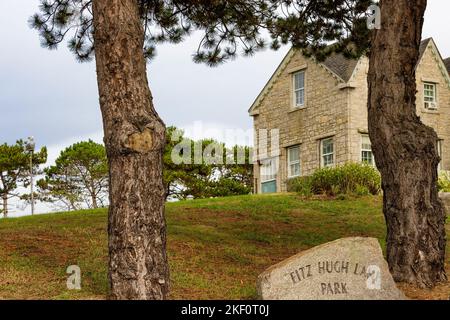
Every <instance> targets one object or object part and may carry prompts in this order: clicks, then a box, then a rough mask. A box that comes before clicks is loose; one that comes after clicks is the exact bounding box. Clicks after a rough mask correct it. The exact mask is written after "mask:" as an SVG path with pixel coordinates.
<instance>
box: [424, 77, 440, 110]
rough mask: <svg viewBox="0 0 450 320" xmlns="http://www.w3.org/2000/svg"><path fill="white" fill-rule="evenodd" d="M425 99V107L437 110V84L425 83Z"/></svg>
mask: <svg viewBox="0 0 450 320" xmlns="http://www.w3.org/2000/svg"><path fill="white" fill-rule="evenodd" d="M423 99H424V106H425V109H428V110H437V91H436V84H435V83H431V82H426V83H424V85H423Z"/></svg>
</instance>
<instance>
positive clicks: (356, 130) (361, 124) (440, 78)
mask: <svg viewBox="0 0 450 320" xmlns="http://www.w3.org/2000/svg"><path fill="white" fill-rule="evenodd" d="M438 59H439V55H438V53H437V52H433V45H432V43H431V42H430V44H429V45H428V48H427V50H426V51H425V53H424V55H423V57H422V59H421V62H420V63H419V65H418V67H417V74H416V78H417V90H418V94H417V113H418V115H419V116H420V117H421V119H422V121H423V122H424V123H425V124H427V125H429V126H431V127H433V128H434V129H435V130H436V132H437V134H438V136H439V139H442V140H443V142H442V143H443V145H442V147H443V155H442V158H443V160H442V169H443V170H450V88H449V84H448V83H447V81H446V79H445V76H444V74H443V72H444V70H442V69H441V68H440V67H439V63H438ZM368 69H369V61H368V59H367V58H362V59H361V60H360V61H359V63H358V65H357V67H356V69H355V72H354V74H353V76H352V78H351V79H350V81H349V85H350V86H353V87H354V89H350V90H351V93H350V100H349V101H350V125H349V140H350V142H349V145H350V154H351V155H350V157H351V160H352V161H361V135H362V134H367V133H368V124H367V99H368V88H367V72H368ZM424 82H434V83H436V84H437V99H438V110H437V111H430V110H426V109H425V107H424V98H423V88H424Z"/></svg>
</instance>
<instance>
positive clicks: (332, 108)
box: [254, 52, 349, 192]
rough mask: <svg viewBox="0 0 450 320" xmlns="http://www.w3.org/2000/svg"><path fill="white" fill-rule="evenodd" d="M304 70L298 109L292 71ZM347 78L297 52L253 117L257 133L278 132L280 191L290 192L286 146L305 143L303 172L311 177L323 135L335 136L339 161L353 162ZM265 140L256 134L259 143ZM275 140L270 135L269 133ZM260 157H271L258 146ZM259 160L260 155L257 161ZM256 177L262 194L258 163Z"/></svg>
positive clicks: (317, 165) (316, 167)
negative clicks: (301, 105)
mask: <svg viewBox="0 0 450 320" xmlns="http://www.w3.org/2000/svg"><path fill="white" fill-rule="evenodd" d="M300 70H305V81H306V93H305V99H306V100H305V108H302V109H294V108H293V105H294V98H293V73H295V72H297V71H300ZM342 84H343V81H342V80H339V78H338V77H336V76H335V75H333V74H332V73H331V72H330V71H329V70H328V69H326V68H325V67H323V66H322V65H319V64H317V63H316V62H314V61H313V60H312V59H309V58H305V57H304V56H303V55H301V54H300V53H298V52H297V53H295V54H293V55H292V57H290V58H289V62H288V63H286V64H285V65H284V67H283V69H282V72H281V73H280V75H279V77H277V78H276V80H275V81H274V82H273V86H272V88H270V89H269V90H268V91H267V94H266V96H265V97H264V98H263V99H262V101H261V104H260V105H259V107H258V115H255V116H254V128H255V130H256V133H258V132H260V130H261V129H267V130H268V131H269V132H270V130H273V129H278V130H279V141H280V142H279V148H277V149H278V150H279V153H280V155H279V163H278V165H279V172H278V179H277V190H278V191H286V181H287V179H288V174H287V148H288V147H291V146H295V145H300V161H301V172H302V175H310V174H312V173H313V172H314V171H315V170H317V169H318V168H319V167H320V154H319V145H320V140H321V139H323V138H328V137H334V148H335V163H336V164H342V163H345V162H346V161H348V160H349V158H348V153H347V144H348V141H347V124H348V110H347V105H348V103H347V102H348V92H347V90H345V89H341V88H340V87H339V86H340V85H342ZM264 139H265V137H264V134H263V135H262V136H259V135H258V134H256V139H255V146H258V145H259V144H260V143H261V142H262V141H263V140H264ZM269 140H270V137H269ZM256 151H257V154H258V158H259V159H260V160H262V159H264V158H267V157H270V152H271V151H272V150H270V148H269V150H268V152H269V156H268V155H265V154H262V152H261V150H258V148H256ZM255 160H257V159H255ZM254 168H255V169H254V170H255V178H256V182H257V184H258V186H257V189H258V192H260V176H259V173H260V172H259V171H260V168H259V166H258V163H257V162H256V161H255V166H254Z"/></svg>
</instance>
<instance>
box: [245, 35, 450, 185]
mask: <svg viewBox="0 0 450 320" xmlns="http://www.w3.org/2000/svg"><path fill="white" fill-rule="evenodd" d="M368 68H369V64H368V59H367V57H362V58H360V59H359V60H349V59H346V58H345V57H344V56H343V55H341V54H334V55H332V56H330V57H329V58H327V59H326V60H325V61H324V62H322V63H318V62H317V61H315V60H314V59H312V58H307V57H305V56H303V55H302V54H301V52H299V51H297V50H294V49H291V50H290V51H289V52H288V54H287V55H286V56H285V58H284V59H283V61H282V62H281V64H280V65H279V66H278V68H277V70H276V71H275V73H274V74H273V75H272V77H271V78H270V80H269V81H268V83H267V84H266V86H265V87H264V89H263V90H262V92H261V93H260V94H259V96H258V97H257V98H256V100H255V102H254V103H253V105H252V106H251V108H250V109H249V114H250V116H252V117H253V122H254V129H255V137H254V138H255V141H254V146H255V149H254V150H255V157H254V174H255V175H254V176H255V189H256V190H255V191H256V192H257V193H270V192H283V191H286V189H287V184H286V182H287V181H288V179H290V178H294V177H299V176H307V175H310V174H312V173H313V172H314V171H315V170H317V169H319V168H322V167H329V166H335V165H340V164H344V163H346V162H366V163H368V164H371V165H374V161H375V159H374V157H373V154H372V150H371V142H370V139H369V136H368V124H367V95H368V88H367V72H368ZM449 73H450V58H448V59H446V60H443V59H442V57H441V55H440V53H439V50H438V48H437V47H436V44H435V42H434V41H433V39H431V38H430V39H427V40H424V41H422V44H421V47H420V59H419V63H418V64H417V89H418V93H417V113H418V115H419V116H420V117H421V119H422V121H423V122H424V123H426V124H427V125H429V126H431V127H433V128H434V129H435V130H436V132H437V133H438V136H439V141H437V144H438V148H439V152H440V155H441V158H442V161H441V164H440V167H441V169H442V170H450V152H449V150H450V76H449Z"/></svg>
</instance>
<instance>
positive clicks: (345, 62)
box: [248, 38, 450, 115]
mask: <svg viewBox="0 0 450 320" xmlns="http://www.w3.org/2000/svg"><path fill="white" fill-rule="evenodd" d="M430 43H432V44H433V46H434V48H435V49H436V51H437V54H438V55H439V57H440V59H441V60H442V57H441V56H440V53H439V50H438V49H437V47H436V45H435V44H434V41H433V38H428V39H425V40H423V41H422V42H421V43H420V48H419V60H418V62H417V64H419V63H420V61H421V60H422V57H423V55H424V53H425V51H426V49H427V48H428V45H429V44H430ZM297 52H298V51H296V50H295V49H291V50H289V52H288V53H287V55H286V56H285V57H284V58H283V60H282V61H281V63H280V65H279V66H278V68H277V69H276V70H275V72H274V73H273V75H272V77H271V78H270V79H269V81H268V82H267V84H266V85H265V86H264V88H263V90H262V91H261V93H260V94H259V95H258V97H257V98H256V99H255V101H254V102H253V104H252V106H251V107H250V109H249V110H248V112H249V113H250V115H255V114H256V112H254V111H255V109H256V108H257V107H258V106H259V104H260V102H261V101H262V99H263V98H264V97H265V96H266V95H267V93H268V91H269V90H270V89H271V88H272V87H273V84H274V82H275V80H276V79H277V78H278V77H279V76H280V75H281V73H282V72H283V71H284V69H285V68H286V67H287V65H288V64H289V62H290V61H291V59H292V58H293V57H294V55H295V54H296V53H297ZM358 61H359V60H357V59H349V58H346V57H345V56H344V55H343V54H342V53H334V54H332V55H331V56H329V57H328V58H326V59H325V61H324V62H321V63H319V65H321V66H323V67H325V69H326V70H328V71H329V72H330V73H331V74H332V75H333V76H335V77H336V78H337V79H338V80H339V81H341V82H343V83H347V82H348V81H349V80H350V79H351V77H352V75H353V73H354V71H355V68H356V65H357V64H358ZM442 61H444V60H442ZM444 63H445V67H446V69H447V71H448V73H447V77H448V74H450V58H448V59H446V60H445V61H444ZM447 79H448V78H447Z"/></svg>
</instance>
